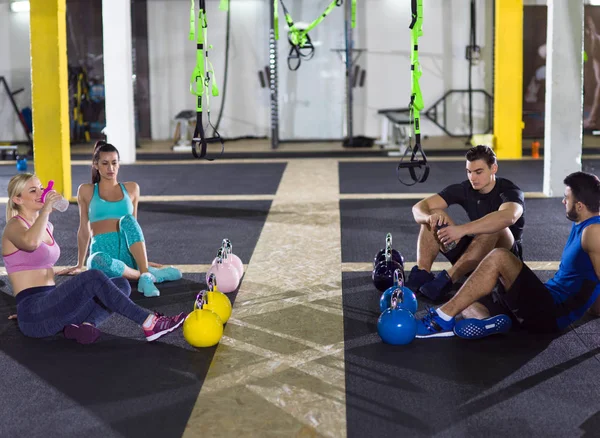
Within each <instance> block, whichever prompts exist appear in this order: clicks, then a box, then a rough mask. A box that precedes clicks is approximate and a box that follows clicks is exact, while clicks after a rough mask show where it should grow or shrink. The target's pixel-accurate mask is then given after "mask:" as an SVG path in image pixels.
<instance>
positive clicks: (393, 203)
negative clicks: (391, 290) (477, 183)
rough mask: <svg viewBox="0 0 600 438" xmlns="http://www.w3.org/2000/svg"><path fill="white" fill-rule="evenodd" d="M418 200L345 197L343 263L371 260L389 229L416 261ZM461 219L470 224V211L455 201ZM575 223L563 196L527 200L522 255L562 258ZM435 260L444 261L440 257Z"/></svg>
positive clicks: (397, 244)
mask: <svg viewBox="0 0 600 438" xmlns="http://www.w3.org/2000/svg"><path fill="white" fill-rule="evenodd" d="M414 204H415V201H410V200H398V199H393V200H391V199H386V200H354V199H352V200H350V199H346V200H341V201H340V217H341V230H342V233H341V234H342V262H343V263H348V262H354V263H361V262H371V261H373V257H374V256H375V254H376V253H377V251H379V250H380V249H381V248H383V247H384V246H385V235H386V233H388V232H389V233H392V239H393V246H394V248H396V249H397V250H399V251H400V252H401V253H402V254H403V255H404V258H405V259H406V260H407V261H411V262H412V261H416V257H417V253H416V251H417V237H418V234H419V226H418V225H417V224H416V223H415V221H414V218H413V215H412V210H411V209H412V206H413V205H414ZM449 212H450V215H451V216H452V218H454V220H455V221H457V223H464V222H466V221H467V220H468V219H467V215H466V214H465V212H464V210H463V209H462V208H461V207H459V206H456V205H453V206H451V207H450V208H449ZM571 224H572V222H570V221H568V220H567V219H566V217H565V210H564V206H563V205H562V204H561V202H560V198H550V199H527V200H526V201H525V229H524V232H523V257H524V259H525V261H527V260H531V261H557V260H560V256H561V254H562V250H563V247H564V245H565V243H566V241H567V237H568V236H569V233H570V231H571ZM437 261H446V259H445V258H444V257H443V256H442V255H439V256H438V258H437Z"/></svg>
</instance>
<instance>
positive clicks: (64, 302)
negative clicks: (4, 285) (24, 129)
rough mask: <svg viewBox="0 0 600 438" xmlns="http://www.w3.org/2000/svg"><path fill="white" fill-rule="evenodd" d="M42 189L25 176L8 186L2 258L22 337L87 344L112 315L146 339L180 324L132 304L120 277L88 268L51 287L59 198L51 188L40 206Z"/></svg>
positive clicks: (56, 255)
mask: <svg viewBox="0 0 600 438" xmlns="http://www.w3.org/2000/svg"><path fill="white" fill-rule="evenodd" d="M43 189H44V188H43V187H42V184H41V183H40V180H39V179H38V178H37V177H36V176H35V175H33V174H29V173H22V174H19V175H16V176H14V177H12V178H11V180H10V182H9V183H8V204H7V206H6V227H5V229H4V232H3V234H2V257H3V259H4V265H5V266H6V272H7V273H8V279H9V281H10V284H11V286H12V289H13V294H14V296H15V298H16V301H17V316H18V324H19V328H20V329H21V332H23V334H24V335H25V336H30V337H34V338H42V337H47V336H53V335H55V334H56V333H59V332H60V331H63V332H64V335H65V337H66V338H69V339H74V340H76V341H77V342H79V343H82V344H89V343H92V342H94V341H96V340H97V339H98V337H99V336H100V330H99V329H98V328H97V326H98V325H100V323H102V322H103V321H104V320H105V319H106V318H107V317H108V316H109V315H110V314H111V313H112V312H116V313H119V314H121V315H123V316H125V317H126V318H128V319H130V320H132V321H134V322H136V323H137V324H139V325H140V326H142V328H143V331H144V334H145V336H146V339H147V340H148V341H154V340H156V339H158V338H160V337H161V336H163V335H165V334H167V333H170V332H172V331H173V330H175V329H176V328H178V327H179V326H181V324H182V323H183V321H184V319H185V315H184V314H183V313H181V314H179V315H177V316H173V317H166V316H163V315H161V314H159V313H155V312H151V311H149V310H147V309H144V308H142V307H140V306H138V305H137V304H135V303H133V302H132V301H131V300H130V299H129V294H130V293H131V288H130V286H129V283H128V282H127V280H126V279H124V278H113V279H111V278H108V277H107V276H106V275H105V274H104V273H103V272H101V271H98V270H88V271H86V272H83V273H81V274H79V275H77V276H75V277H74V278H71V279H69V280H68V281H65V282H64V283H61V284H60V285H58V286H57V285H56V284H55V282H54V270H53V267H54V264H55V263H56V261H57V260H58V258H59V256H60V248H59V246H58V242H56V240H55V239H54V235H53V230H54V227H53V226H52V223H51V222H50V221H49V216H50V214H51V213H52V207H53V205H54V204H55V203H56V202H57V201H58V200H59V199H61V196H60V195H59V194H58V193H56V192H55V191H53V190H51V191H49V192H48V194H47V195H46V199H45V203H43V202H42V200H41V197H42V192H43Z"/></svg>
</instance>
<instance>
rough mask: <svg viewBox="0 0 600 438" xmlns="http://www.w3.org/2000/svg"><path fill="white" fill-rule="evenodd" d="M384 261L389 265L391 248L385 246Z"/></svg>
mask: <svg viewBox="0 0 600 438" xmlns="http://www.w3.org/2000/svg"><path fill="white" fill-rule="evenodd" d="M385 261H386V263H389V262H391V261H392V247H391V246H386V248H385Z"/></svg>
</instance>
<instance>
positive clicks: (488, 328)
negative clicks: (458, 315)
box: [454, 315, 512, 339]
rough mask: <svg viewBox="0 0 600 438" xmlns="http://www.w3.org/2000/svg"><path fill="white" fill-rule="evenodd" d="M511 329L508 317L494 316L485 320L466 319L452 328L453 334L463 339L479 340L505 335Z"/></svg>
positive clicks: (510, 321)
mask: <svg viewBox="0 0 600 438" xmlns="http://www.w3.org/2000/svg"><path fill="white" fill-rule="evenodd" d="M511 327H512V320H511V319H510V317H509V316H508V315H496V316H492V317H491V318H487V319H475V318H468V319H463V320H461V321H458V322H457V323H456V325H455V326H454V333H455V334H456V336H458V337H461V338H463V339H481V338H485V337H486V336H490V335H495V334H499V333H507V332H508V331H509V330H510V328H511Z"/></svg>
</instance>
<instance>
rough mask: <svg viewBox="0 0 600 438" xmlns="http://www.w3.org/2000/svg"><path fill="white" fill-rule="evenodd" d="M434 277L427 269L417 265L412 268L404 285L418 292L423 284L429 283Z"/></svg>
mask: <svg viewBox="0 0 600 438" xmlns="http://www.w3.org/2000/svg"><path fill="white" fill-rule="evenodd" d="M433 279H434V276H433V274H432V273H431V272H427V271H426V270H425V269H419V267H418V266H417V265H415V266H413V267H412V269H411V270H410V274H409V276H408V280H407V281H406V282H405V283H404V286H406V287H407V288H409V289H410V290H412V291H413V292H414V293H415V294H416V293H417V292H418V291H419V289H420V288H421V286H423V285H424V284H425V283H429V282H430V281H431V280H433Z"/></svg>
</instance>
